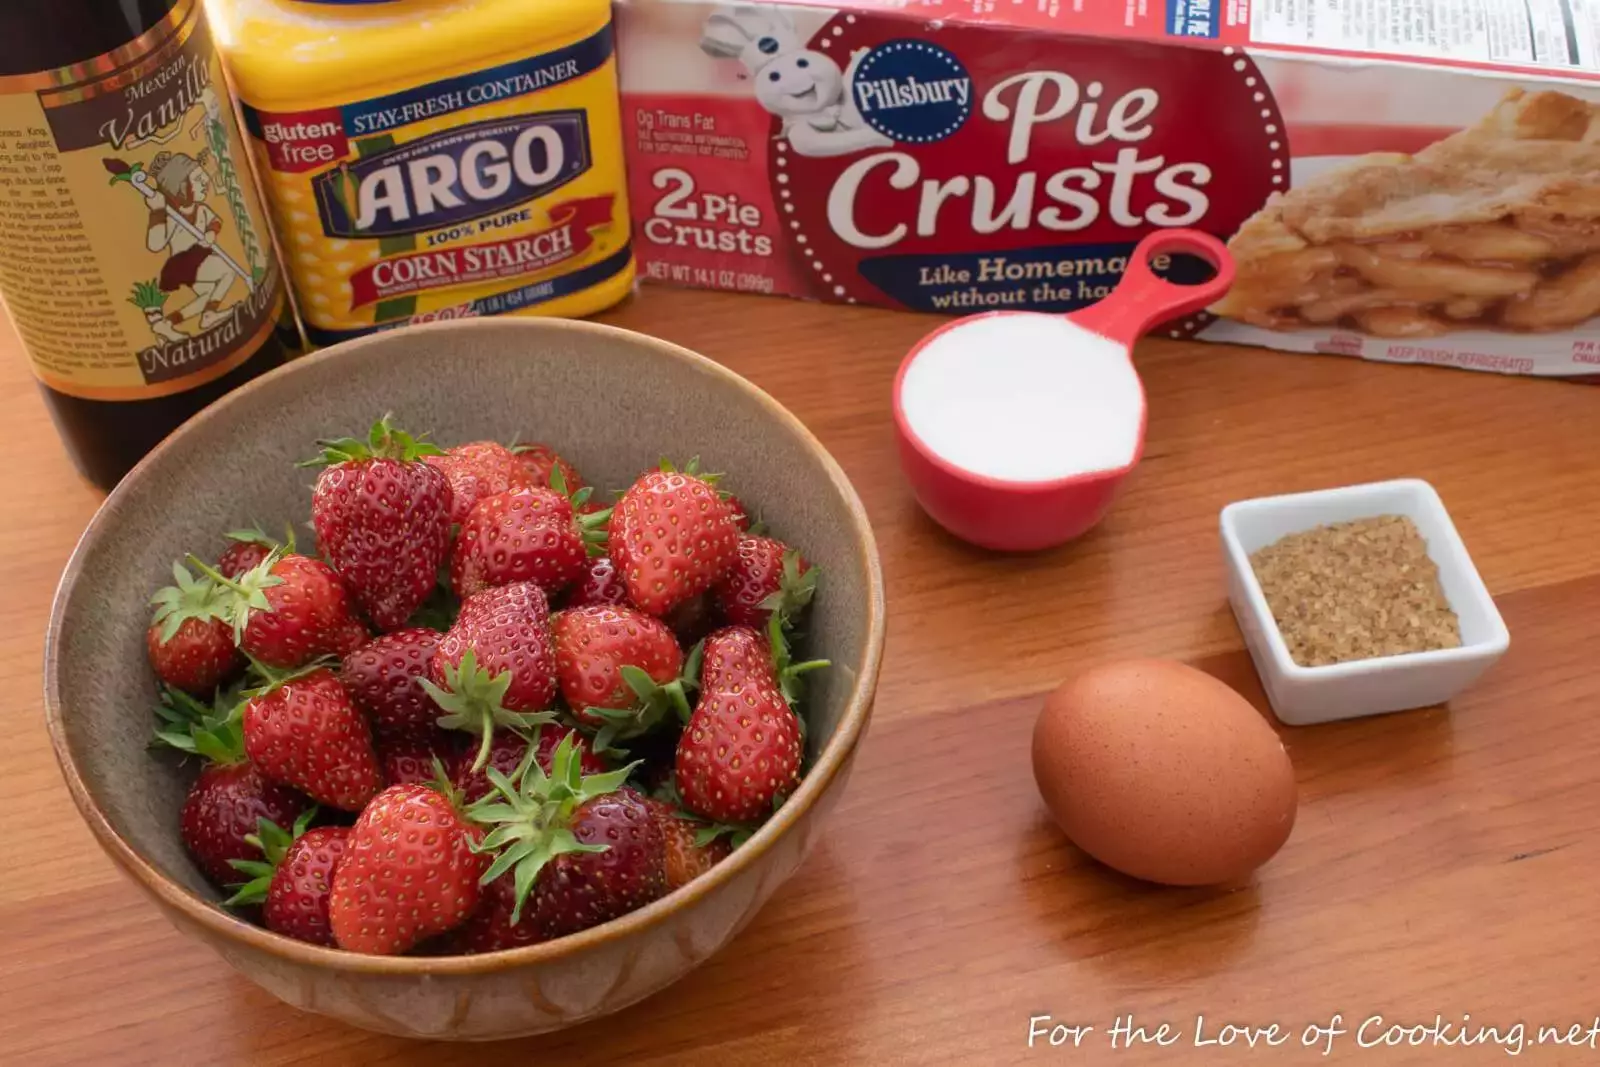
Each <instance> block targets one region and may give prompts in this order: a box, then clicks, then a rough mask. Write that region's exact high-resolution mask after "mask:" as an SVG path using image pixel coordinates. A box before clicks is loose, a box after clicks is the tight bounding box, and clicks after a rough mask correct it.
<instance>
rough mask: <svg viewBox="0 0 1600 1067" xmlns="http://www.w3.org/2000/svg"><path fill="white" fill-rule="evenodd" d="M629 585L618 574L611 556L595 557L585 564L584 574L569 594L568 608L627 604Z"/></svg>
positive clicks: (580, 575)
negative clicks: (587, 605) (588, 605)
mask: <svg viewBox="0 0 1600 1067" xmlns="http://www.w3.org/2000/svg"><path fill="white" fill-rule="evenodd" d="M627 602H628V583H627V582H625V581H623V580H622V575H621V574H619V573H618V572H617V565H616V564H615V563H612V562H611V557H610V556H595V557H594V558H593V559H591V560H589V561H588V562H587V563H585V564H584V569H583V573H581V574H579V575H578V578H577V580H576V582H575V583H574V584H573V586H572V588H571V589H570V590H568V592H567V601H566V604H567V607H569V608H581V607H583V606H584V605H586V604H626V603H627Z"/></svg>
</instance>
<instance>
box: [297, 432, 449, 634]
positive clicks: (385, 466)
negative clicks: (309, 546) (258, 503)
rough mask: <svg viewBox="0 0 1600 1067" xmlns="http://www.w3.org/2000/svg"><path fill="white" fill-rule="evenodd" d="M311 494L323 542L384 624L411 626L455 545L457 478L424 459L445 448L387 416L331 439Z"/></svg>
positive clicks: (370, 613) (375, 620) (368, 610)
mask: <svg viewBox="0 0 1600 1067" xmlns="http://www.w3.org/2000/svg"><path fill="white" fill-rule="evenodd" d="M321 445H322V454H321V455H320V456H318V457H317V458H316V459H313V460H310V461H308V462H306V463H303V464H301V466H316V465H322V467H323V470H322V473H321V474H319V475H317V486H316V490H315V491H314V493H313V495H312V498H311V521H312V524H313V525H314V526H315V527H316V530H317V543H318V544H319V545H320V546H321V548H322V551H323V553H324V554H325V555H326V556H327V557H328V561H329V562H330V563H331V564H332V565H333V566H334V568H335V569H336V570H337V571H338V572H339V574H340V575H341V576H342V577H343V578H344V580H345V583H346V585H347V586H348V588H349V590H350V593H351V595H352V596H353V597H354V598H355V601H356V603H357V604H359V605H360V606H361V609H362V610H363V611H365V612H366V614H367V617H368V618H370V619H371V620H372V623H373V625H374V626H376V627H377V628H378V629H380V630H394V629H397V628H398V627H400V626H403V625H405V622H406V620H407V619H409V618H410V617H411V614H412V612H414V611H416V610H417V608H418V607H420V606H421V605H422V602H423V601H424V600H426V599H427V598H428V594H429V593H431V592H433V587H434V584H435V583H436V582H437V580H438V575H439V565H440V564H441V563H443V562H444V558H445V555H446V554H447V553H448V552H449V550H450V514H451V511H450V504H451V490H450V483H449V481H448V480H447V479H446V478H445V475H444V474H443V472H441V471H439V470H438V469H436V468H434V467H430V466H429V465H428V464H426V463H423V462H422V457H423V456H437V455H440V454H442V453H441V452H440V450H439V449H438V448H437V447H436V446H434V445H431V444H427V443H425V442H422V441H419V440H417V439H415V438H413V437H412V436H411V435H410V434H408V433H405V432H404V431H402V430H397V429H395V428H394V427H393V426H392V425H391V424H390V422H389V416H387V415H385V416H384V417H383V418H381V419H379V420H378V421H377V422H376V423H374V424H373V426H372V429H371V431H370V432H369V433H368V435H367V440H365V441H360V440H357V439H355V438H350V437H346V438H340V439H338V440H335V441H323V442H321Z"/></svg>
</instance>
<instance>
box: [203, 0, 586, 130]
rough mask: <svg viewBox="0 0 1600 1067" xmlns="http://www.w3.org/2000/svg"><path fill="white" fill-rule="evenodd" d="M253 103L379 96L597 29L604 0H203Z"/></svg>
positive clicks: (297, 104)
mask: <svg viewBox="0 0 1600 1067" xmlns="http://www.w3.org/2000/svg"><path fill="white" fill-rule="evenodd" d="M205 2H206V6H207V11H208V13H209V14H210V15H211V18H212V21H213V23H214V28H213V32H214V34H215V36H216V39H217V42H218V44H219V46H220V47H221V49H222V51H223V52H224V53H225V54H226V56H227V59H228V67H229V72H230V74H231V76H232V78H233V79H234V81H235V82H236V83H237V84H238V86H239V90H240V92H241V93H242V94H243V95H245V96H247V97H248V98H249V100H250V102H251V104H252V105H253V106H255V107H258V108H263V109H280V108H281V109H294V108H303V107H315V106H326V105H332V104H339V103H342V102H345V101H348V100H352V99H360V98H363V97H367V96H374V95H380V94H381V93H383V92H385V91H388V90H392V89H394V88H395V87H397V86H405V85H413V84H418V83H421V82H427V81H432V80H435V79H438V78H441V77H449V76H451V75H454V74H462V73H467V72H470V71H475V70H479V69H482V68H483V67H484V66H486V65H489V64H492V63H494V62H495V61H496V60H497V59H499V58H501V57H505V58H511V57H515V56H524V55H528V54H530V53H534V52H540V51H544V50H546V49H548V48H556V47H560V46H561V45H562V44H564V43H566V42H568V41H571V40H576V39H578V38H581V37H584V36H587V35H589V34H591V33H594V32H595V31H596V30H598V29H599V28H600V27H602V26H604V25H605V24H606V23H608V22H609V21H610V20H611V4H610V0H537V2H536V3H530V2H529V0H205Z"/></svg>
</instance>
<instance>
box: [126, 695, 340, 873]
mask: <svg viewBox="0 0 1600 1067" xmlns="http://www.w3.org/2000/svg"><path fill="white" fill-rule="evenodd" d="M243 708H244V705H243V704H242V703H241V702H240V701H239V700H238V698H237V696H236V695H235V694H233V693H229V692H221V693H218V694H217V696H216V699H215V701H214V702H213V703H212V705H211V706H209V707H208V706H206V705H204V704H202V703H200V702H199V701H198V700H195V699H194V697H192V696H189V695H188V694H187V693H185V692H183V691H182V690H180V689H175V688H173V687H171V686H168V687H167V688H166V689H165V690H164V691H163V692H162V697H161V704H160V705H159V706H158V707H157V708H156V714H157V715H158V716H159V717H160V720H161V723H160V725H159V726H158V727H157V729H156V733H155V738H154V740H153V741H152V744H154V745H168V746H170V747H172V748H175V749H177V750H178V751H180V752H182V753H185V754H186V755H197V756H200V757H202V758H204V759H205V760H206V766H205V767H203V768H202V769H201V771H200V777H199V778H197V779H195V782H194V784H193V785H192V786H190V787H189V793H188V796H187V797H185V798H184V802H183V810H182V812H181V814H180V815H179V819H178V830H179V836H180V837H181V838H182V840H183V845H184V848H186V849H187V850H188V851H189V855H190V856H192V857H194V861H195V863H196V864H197V865H198V866H199V867H200V870H201V872H202V873H203V874H205V876H206V877H207V878H209V879H211V881H212V882H214V883H215V884H217V885H219V886H221V885H226V884H228V883H229V882H232V881H234V880H235V875H234V871H233V867H232V866H231V861H232V860H239V859H250V858H252V857H254V855H255V854H256V853H255V848H254V846H252V845H251V844H250V843H249V842H248V841H247V840H245V839H246V838H247V837H248V836H249V835H250V834H252V833H254V832H255V829H256V821H257V820H258V819H271V820H272V821H273V822H276V823H280V824H284V825H287V824H289V823H292V822H294V820H295V818H296V817H298V816H299V815H300V813H301V812H303V811H305V810H306V809H307V808H309V807H311V800H310V798H308V797H306V796H304V795H303V794H301V793H299V792H297V791H296V790H294V789H291V788H289V787H288V786H286V785H280V784H279V783H277V782H273V781H269V780H268V779H266V778H264V777H262V775H261V772H260V771H259V770H257V769H256V767H255V765H254V764H252V763H249V762H248V761H246V759H245V754H244V733H243V728H242V726H241V723H240V715H241V712H242V711H243Z"/></svg>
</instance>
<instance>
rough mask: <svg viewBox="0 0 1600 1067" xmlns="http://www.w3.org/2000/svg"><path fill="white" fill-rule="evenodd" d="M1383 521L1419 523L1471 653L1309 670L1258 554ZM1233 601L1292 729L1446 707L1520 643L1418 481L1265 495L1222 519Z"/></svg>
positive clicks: (1272, 697) (1463, 649) (1434, 495)
mask: <svg viewBox="0 0 1600 1067" xmlns="http://www.w3.org/2000/svg"><path fill="white" fill-rule="evenodd" d="M1380 515H1404V516H1406V517H1408V518H1410V519H1411V521H1412V522H1414V523H1416V526H1417V532H1418V533H1420V534H1421V535H1422V536H1423V538H1424V539H1425V540H1426V541H1427V543H1428V555H1429V557H1430V558H1432V560H1433V562H1434V564H1435V565H1436V566H1437V567H1438V568H1439V585H1440V588H1441V589H1443V591H1444V595H1445V599H1446V600H1448V601H1449V603H1450V607H1451V608H1452V609H1454V611H1455V613H1456V615H1457V617H1458V618H1459V619H1460V621H1461V646H1460V647H1459V648H1442V649H1436V650H1433V651H1430V652H1410V653H1406V654H1404V655H1397V656H1383V657H1379V658H1375V659H1362V660H1352V661H1350V662H1347V663H1334V664H1329V665H1327V666H1321V667H1302V666H1300V665H1299V664H1298V663H1296V662H1295V661H1294V658H1293V657H1292V656H1290V654H1289V646H1288V645H1287V644H1286V643H1285V642H1284V640H1283V635H1282V633H1280V632H1279V630H1278V624H1277V622H1276V621H1275V620H1274V619H1273V617H1272V609H1271V608H1270V607H1268V606H1267V598H1266V595H1265V594H1264V593H1263V592H1262V591H1261V583H1260V582H1258V581H1257V580H1256V576H1255V571H1254V569H1253V568H1252V567H1251V566H1250V555H1251V553H1253V552H1257V551H1259V550H1260V549H1263V548H1265V547H1267V546H1268V545H1270V544H1272V543H1273V542H1275V541H1277V540H1278V539H1279V538H1282V537H1287V536H1288V535H1289V534H1294V533H1301V532H1303V531H1306V530H1310V529H1314V528H1316V527H1318V526H1326V525H1329V524H1331V523H1337V522H1352V521H1354V520H1356V519H1370V518H1375V517H1377V516H1380ZM1221 527H1222V551H1223V559H1224V562H1225V563H1226V565H1227V569H1228V599H1229V602H1230V603H1231V604H1232V605H1233V613H1234V617H1235V618H1237V619H1238V621H1239V629H1240V631H1241V632H1242V633H1243V634H1244V639H1245V646H1246V647H1247V648H1249V650H1250V658H1251V659H1252V660H1253V661H1254V662H1255V665H1256V673H1258V674H1259V675H1260V676H1261V685H1262V688H1263V689H1264V690H1266V694H1267V700H1268V702H1269V703H1270V704H1271V705H1272V711H1273V714H1275V715H1276V716H1277V717H1278V719H1279V720H1280V721H1282V722H1284V723H1287V724H1288V725H1291V726H1305V725H1310V724H1313V723H1321V722H1333V721H1335V720H1338V719H1353V718H1357V717H1361V716H1366V715H1382V714H1386V713H1388V712H1393V711H1406V710H1409V709H1411V708H1424V707H1430V706H1432V705H1435V704H1443V703H1445V702H1447V701H1449V700H1450V698H1451V697H1453V696H1455V695H1456V694H1457V693H1459V692H1461V691H1462V690H1463V689H1465V688H1466V687H1467V686H1469V685H1471V684H1472V683H1473V682H1475V681H1477V680H1478V677H1479V676H1480V675H1482V674H1483V673H1484V672H1485V671H1487V670H1488V669H1489V668H1490V667H1491V666H1493V665H1494V663H1495V661H1496V660H1498V659H1499V658H1500V657H1501V656H1502V655H1504V654H1505V651H1506V649H1507V648H1508V647H1509V646H1510V644H1511V635H1510V633H1509V632H1508V631H1507V630H1506V624H1505V621H1504V620H1503V619H1501V617H1500V611H1499V609H1498V608H1496V607H1495V603H1494V598H1493V597H1491V596H1490V595H1489V590H1488V588H1487V587H1485V585H1484V584H1483V579H1482V578H1481V577H1479V575H1478V570H1477V568H1476V567H1474V566H1473V564H1472V557H1471V556H1470V555H1468V554H1467V548H1466V545H1465V544H1463V543H1462V541H1461V535H1460V534H1459V533H1457V532H1456V527H1455V523H1453V522H1451V521H1450V514H1449V512H1447V511H1446V510H1445V507H1444V501H1442V500H1440V499H1439V494H1438V492H1437V491H1435V490H1434V488H1433V486H1431V485H1429V484H1428V483H1427V482H1424V481H1421V480H1419V479H1416V478H1401V479H1397V480H1394V481H1388V482H1370V483H1368V484H1365V485H1346V486H1340V487H1339V488H1336V489H1322V490H1317V491H1315V492H1309V493H1290V494H1288V495H1285V496H1273V497H1262V498H1259V499H1256V500H1243V501H1239V502H1238V503H1235V504H1230V505H1228V506H1227V507H1226V508H1224V509H1223V512H1222V522H1221Z"/></svg>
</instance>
